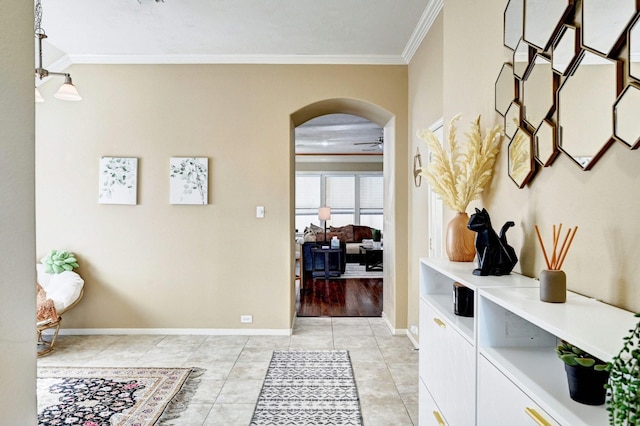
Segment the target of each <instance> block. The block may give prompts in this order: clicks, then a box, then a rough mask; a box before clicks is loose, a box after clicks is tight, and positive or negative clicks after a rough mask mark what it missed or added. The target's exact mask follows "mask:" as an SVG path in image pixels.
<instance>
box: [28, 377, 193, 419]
mask: <svg viewBox="0 0 640 426" xmlns="http://www.w3.org/2000/svg"><path fill="white" fill-rule="evenodd" d="M203 372H204V370H203V369H197V368H142V367H135V368H90V367H40V368H38V381H37V383H38V384H37V388H38V425H39V426H49V425H78V426H103V425H104V426H112V425H121V426H124V425H127V426H145V425H153V424H161V422H163V421H165V420H170V419H175V418H177V417H178V416H179V415H180V412H182V411H183V410H184V409H185V408H186V406H187V403H188V401H189V399H190V397H191V396H192V395H193V393H194V392H195V389H196V387H197V385H198V382H199V379H197V377H199V376H201V375H202V373H203Z"/></svg>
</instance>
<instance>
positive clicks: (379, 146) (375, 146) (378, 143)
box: [354, 136, 384, 151]
mask: <svg viewBox="0 0 640 426" xmlns="http://www.w3.org/2000/svg"><path fill="white" fill-rule="evenodd" d="M383 144H384V138H383V137H382V136H380V137H379V138H378V140H377V141H375V142H356V143H354V145H371V147H370V148H364V149H363V151H378V150H380V149H382V145H383Z"/></svg>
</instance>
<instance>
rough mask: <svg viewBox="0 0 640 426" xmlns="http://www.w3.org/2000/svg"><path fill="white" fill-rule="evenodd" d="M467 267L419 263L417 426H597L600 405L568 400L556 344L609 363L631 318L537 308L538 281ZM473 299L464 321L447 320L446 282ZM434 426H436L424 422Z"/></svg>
mask: <svg viewBox="0 0 640 426" xmlns="http://www.w3.org/2000/svg"><path fill="white" fill-rule="evenodd" d="M474 267H475V265H474V264H473V263H457V262H449V261H447V260H440V259H426V258H423V259H420V359H419V363H420V365H419V376H420V424H421V425H423V424H427V425H430V424H438V423H437V421H436V417H434V415H433V411H436V412H437V413H438V416H440V417H441V418H442V420H443V421H445V422H446V424H448V425H451V426H466V425H480V426H496V425H529V424H531V425H535V424H540V425H571V426H580V425H605V424H607V423H608V420H607V411H606V409H605V406H595V407H594V406H589V405H584V404H580V403H577V402H575V401H573V400H572V399H571V398H570V397H569V390H568V385H567V380H566V374H565V372H564V364H563V363H562V361H560V360H559V359H558V357H557V356H556V354H555V347H556V345H557V344H558V341H559V340H560V339H562V340H566V341H568V342H571V343H572V344H574V345H576V346H578V347H580V348H582V349H583V350H585V351H587V352H589V353H591V354H593V355H594V356H596V357H598V358H600V359H602V360H605V361H609V360H611V358H612V357H613V356H614V355H616V354H617V353H618V351H619V350H620V349H621V348H622V344H623V337H624V336H625V335H626V334H627V333H628V330H629V329H631V328H633V327H634V326H635V324H636V322H637V319H636V318H635V317H634V316H633V314H632V313H631V312H627V311H624V310H622V309H618V308H616V307H613V306H609V305H606V304H604V303H601V302H598V301H596V300H593V299H589V298H587V297H584V296H580V295H578V294H575V293H571V292H568V293H567V301H566V303H545V302H541V301H540V296H539V288H538V281H537V280H534V279H531V278H527V277H524V276H521V275H518V274H511V275H508V276H502V277H495V276H489V277H478V276H474V275H473V274H472V271H473V268H474ZM454 282H458V283H461V284H462V285H464V286H466V287H468V288H470V289H471V290H473V291H474V307H475V312H474V314H475V315H474V317H473V318H467V317H460V316H457V315H455V314H454V313H453V283H454ZM434 421H436V423H434Z"/></svg>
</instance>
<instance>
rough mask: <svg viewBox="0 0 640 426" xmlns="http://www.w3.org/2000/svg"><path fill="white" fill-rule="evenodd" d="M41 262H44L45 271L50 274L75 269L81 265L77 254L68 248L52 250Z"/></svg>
mask: <svg viewBox="0 0 640 426" xmlns="http://www.w3.org/2000/svg"><path fill="white" fill-rule="evenodd" d="M40 262H42V264H43V265H44V271H45V272H46V273H48V274H59V273H61V272H64V271H73V270H74V269H75V268H78V267H79V266H80V265H78V261H77V260H76V256H75V254H73V253H70V252H68V251H66V250H51V251H50V252H49V253H48V254H47V255H46V256H45V257H43V258H42V259H41V260H40Z"/></svg>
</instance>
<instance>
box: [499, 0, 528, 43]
mask: <svg viewBox="0 0 640 426" xmlns="http://www.w3.org/2000/svg"><path fill="white" fill-rule="evenodd" d="M523 9H524V3H523V0H509V1H508V2H507V7H506V8H505V9H504V34H503V37H504V45H505V46H506V47H508V48H509V49H511V50H515V49H516V46H517V45H518V41H520V38H522V28H523V26H524V14H523Z"/></svg>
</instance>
